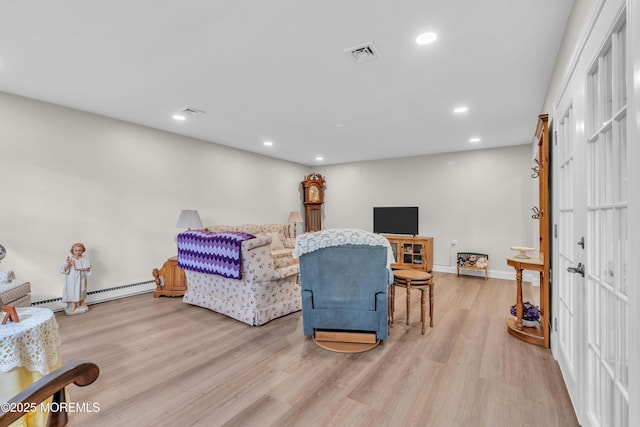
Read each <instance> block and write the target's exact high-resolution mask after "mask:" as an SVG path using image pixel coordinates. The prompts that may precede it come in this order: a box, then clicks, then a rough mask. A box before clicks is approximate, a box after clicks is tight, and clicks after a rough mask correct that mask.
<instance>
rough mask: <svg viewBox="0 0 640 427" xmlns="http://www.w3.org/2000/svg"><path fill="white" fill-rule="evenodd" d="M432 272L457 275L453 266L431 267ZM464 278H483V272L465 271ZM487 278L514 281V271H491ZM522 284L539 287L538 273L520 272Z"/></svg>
mask: <svg viewBox="0 0 640 427" xmlns="http://www.w3.org/2000/svg"><path fill="white" fill-rule="evenodd" d="M433 271H437V272H439V273H451V274H457V268H456V267H455V266H450V265H435V264H434V265H433ZM464 275H465V276H476V277H482V278H484V271H482V270H465V271H464ZM488 276H489V277H491V278H492V279H505V280H516V271H515V270H510V271H509V270H491V269H489V271H488ZM522 282H523V283H524V282H529V283H531V284H532V285H533V286H540V276H539V275H538V273H536V272H533V271H526V270H525V271H523V272H522Z"/></svg>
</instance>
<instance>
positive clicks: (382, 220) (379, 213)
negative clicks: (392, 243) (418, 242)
mask: <svg viewBox="0 0 640 427" xmlns="http://www.w3.org/2000/svg"><path fill="white" fill-rule="evenodd" d="M373 232H374V233H386V234H411V235H414V236H417V235H418V207H417V206H405V207H374V208H373Z"/></svg>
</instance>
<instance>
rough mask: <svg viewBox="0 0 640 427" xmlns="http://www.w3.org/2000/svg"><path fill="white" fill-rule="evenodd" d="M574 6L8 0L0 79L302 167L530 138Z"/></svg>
mask: <svg viewBox="0 0 640 427" xmlns="http://www.w3.org/2000/svg"><path fill="white" fill-rule="evenodd" d="M572 3H573V0H483V1H477V0H428V1H427V0H396V1H392V0H340V1H338V0H325V1H303V0H280V1H275V0H235V1H231V0H228V1H220V0H180V1H175V0H174V1H164V0H107V1H87V0H58V1H52V0H3V1H2V2H0V91H4V92H8V93H12V94H17V95H22V96H26V97H30V98H35V99H38V100H43V101H47V102H51V103H54V104H59V105H64V106H68V107H72V108H76V109H80V110H84V111H89V112H92V113H97V114H101V115H105V116H108V117H113V118H116V119H121V120H125V121H129V122H133V123H138V124H142V125H145V126H150V127H152V128H157V129H162V130H165V131H169V132H174V133H177V134H182V135H187V136H191V137H194V138H199V139H203V140H206V141H211V142H215V143H218V144H223V145H227V146H231V147H236V148H239V149H242V150H247V151H252V152H256V153H260V154H265V155H268V156H272V157H276V158H280V159H285V160H290V161H293V162H297V163H301V164H305V165H315V164H317V163H318V162H317V161H316V160H315V157H316V156H324V160H323V161H322V162H321V163H322V164H335V163H344V162H352V161H359V160H371V159H381V158H391V157H405V156H412V155H420V154H431V153H439V152H452V151H461V150H468V149H478V148H488V147H501V146H508V145H517V144H524V143H529V142H531V140H532V134H533V132H534V129H535V125H536V117H537V115H538V114H540V113H541V112H542V111H541V109H542V107H543V102H544V97H545V94H546V90H547V87H548V85H549V80H550V77H551V73H552V70H553V64H554V62H555V58H556V54H557V52H558V48H559V46H560V42H561V39H562V35H563V33H564V27H565V23H566V20H567V17H568V14H569V11H570V8H571V5H572ZM425 31H433V32H436V33H437V34H438V39H437V40H436V42H435V43H433V44H431V45H428V46H419V45H418V44H416V43H415V38H416V37H417V36H418V34H420V33H422V32H425ZM365 42H371V43H373V45H374V46H375V47H376V48H377V50H378V51H379V53H380V55H381V58H379V59H376V60H373V61H370V62H365V63H362V64H356V63H355V62H354V61H353V60H352V59H351V58H350V56H349V55H348V54H347V53H345V52H344V50H345V49H347V48H351V47H354V46H357V45H360V44H362V43H365ZM458 105H466V106H468V107H469V111H468V112H467V113H465V114H461V115H456V114H454V113H453V112H452V110H453V108H454V107H456V106H458ZM184 107H193V108H197V109H200V110H203V111H205V114H203V115H201V116H195V117H188V118H187V120H185V121H183V122H177V121H175V120H173V119H172V118H171V116H172V115H173V114H174V113H177V112H178V111H180V110H182V109H183V108H184ZM472 136H478V137H480V138H481V139H482V140H481V142H480V143H479V144H476V145H472V144H470V143H469V138H470V137H472ZM267 139H268V140H271V141H273V146H272V147H265V146H263V141H264V140H267Z"/></svg>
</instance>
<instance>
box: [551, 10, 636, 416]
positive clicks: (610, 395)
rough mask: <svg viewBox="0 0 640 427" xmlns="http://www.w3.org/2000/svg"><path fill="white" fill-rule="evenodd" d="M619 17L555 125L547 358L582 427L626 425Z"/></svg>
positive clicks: (623, 53) (622, 39)
mask: <svg viewBox="0 0 640 427" xmlns="http://www.w3.org/2000/svg"><path fill="white" fill-rule="evenodd" d="M625 16H626V15H625V12H624V10H623V11H622V12H621V13H619V14H617V15H616V19H615V21H614V22H613V23H612V24H613V25H611V26H610V27H609V28H610V30H609V32H608V33H607V35H606V37H605V39H604V40H602V41H601V43H600V44H599V48H598V50H596V51H595V52H594V54H595V55H594V57H593V58H594V59H592V61H591V62H590V63H589V64H587V65H586V67H585V69H584V70H585V73H584V74H582V75H581V76H578V77H574V81H575V84H574V85H573V88H572V90H569V91H567V92H566V97H565V99H563V100H561V102H560V103H559V107H560V108H563V109H560V108H559V109H558V114H556V117H555V118H556V121H557V123H556V128H555V133H554V137H555V141H554V146H553V147H554V151H553V156H554V158H553V161H554V164H555V167H554V177H555V179H556V186H555V188H556V189H557V191H558V197H557V198H556V199H555V203H556V208H555V209H554V213H555V215H556V217H555V219H554V223H555V226H554V227H557V230H554V236H555V238H556V239H557V243H556V244H555V245H554V248H555V255H554V260H553V261H554V282H553V283H554V292H553V295H554V298H555V302H554V310H555V313H554V330H555V331H554V333H555V335H556V337H555V338H556V339H555V341H556V343H557V345H556V348H555V349H554V354H555V355H556V357H557V359H558V362H559V364H560V367H561V369H562V372H563V376H564V378H565V382H566V384H567V388H568V390H569V394H570V395H571V399H572V401H573V403H574V408H575V410H576V413H577V415H578V419H579V421H580V422H581V424H582V425H586V426H628V425H629V415H628V414H629V380H628V378H629V368H628V366H629V358H628V354H629V351H628V347H627V342H628V331H629V328H628V320H627V319H628V315H627V311H628V305H629V302H628V288H629V278H628V272H629V240H628V237H627V236H628V228H629V226H628V194H629V191H628V173H627V172H628V170H629V167H628V162H629V160H628V159H629V151H628V141H627V134H628V132H627V90H628V85H627V79H628V72H627V59H626V58H627V26H626V19H625ZM577 72H579V71H577ZM572 95H573V98H572V97H571V96H572Z"/></svg>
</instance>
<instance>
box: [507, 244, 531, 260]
mask: <svg viewBox="0 0 640 427" xmlns="http://www.w3.org/2000/svg"><path fill="white" fill-rule="evenodd" d="M511 249H512V250H514V251H518V255H514V258H523V259H527V258H529V255H527V252H531V251H535V250H536V248H527V247H522V246H511Z"/></svg>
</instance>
